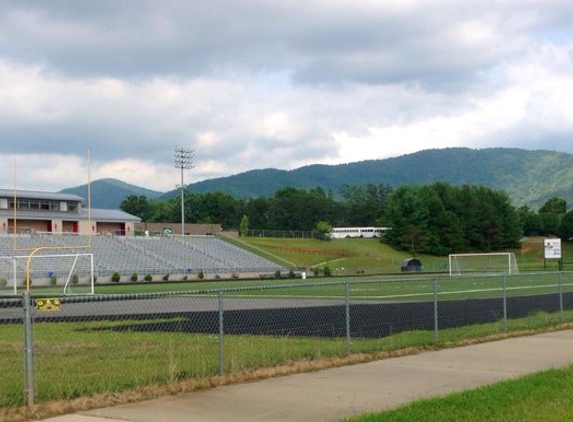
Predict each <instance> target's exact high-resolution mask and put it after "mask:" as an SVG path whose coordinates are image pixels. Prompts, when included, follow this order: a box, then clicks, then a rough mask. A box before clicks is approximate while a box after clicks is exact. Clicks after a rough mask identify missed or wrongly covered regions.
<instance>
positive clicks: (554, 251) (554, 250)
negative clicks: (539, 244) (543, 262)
mask: <svg viewBox="0 0 573 422" xmlns="http://www.w3.org/2000/svg"><path fill="white" fill-rule="evenodd" d="M543 253H544V257H545V259H553V258H557V259H561V239H553V238H552V239H544V240H543Z"/></svg>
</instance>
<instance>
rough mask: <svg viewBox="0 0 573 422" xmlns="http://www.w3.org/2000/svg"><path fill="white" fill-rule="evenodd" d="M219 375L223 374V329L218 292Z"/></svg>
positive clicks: (220, 300)
mask: <svg viewBox="0 0 573 422" xmlns="http://www.w3.org/2000/svg"><path fill="white" fill-rule="evenodd" d="M218 298H219V301H218V302H219V375H223V374H224V373H225V343H224V341H225V328H224V325H223V323H224V320H223V291H222V290H219V296H218Z"/></svg>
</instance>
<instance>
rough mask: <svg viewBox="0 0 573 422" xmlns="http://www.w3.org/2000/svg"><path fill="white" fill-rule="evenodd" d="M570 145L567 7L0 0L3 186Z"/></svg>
mask: <svg viewBox="0 0 573 422" xmlns="http://www.w3.org/2000/svg"><path fill="white" fill-rule="evenodd" d="M572 141H573V8H572V7H571V5H570V2H569V1H565V0H492V1H489V2H484V1H483V0H467V1H463V0H460V1H452V0H399V1H398V0H360V1H356V0H352V1H350V0H304V1H292V0H283V1H280V2H278V1H263V0H209V1H203V0H162V1H155V0H154V1H150V0H137V1H134V0H132V1H127V0H101V1H97V2H96V1H77V0H66V1H64V0H51V1H40V0H36V1H27V0H19V1H8V0H0V168H2V171H1V172H0V187H4V188H12V187H17V188H18V189H31V190H45V191H59V190H61V189H64V188H68V187H74V186H78V185H82V184H85V183H86V182H87V181H93V180H97V179H101V178H108V177H109V178H117V179H120V180H123V181H125V182H127V183H131V184H134V185H137V186H141V187H145V188H148V189H154V190H159V191H169V190H172V189H174V188H175V187H176V186H177V185H178V184H180V183H181V180H180V178H181V176H180V173H181V172H180V170H179V169H177V168H176V167H175V165H174V151H175V149H176V148H184V149H190V150H193V151H194V167H193V168H192V169H188V170H185V171H184V183H185V184H188V183H194V182H197V181H201V180H205V179H211V178H216V177H222V176H229V175H234V174H238V173H241V172H244V171H248V170H252V169H261V168H278V169H284V170H288V169H294V168H298V167H301V166H305V165H309V164H341V163H349V162H357V161H362V160H370V159H384V158H390V157H396V156H400V155H404V154H409V153H413V152H417V151H421V150H426V149H434V148H447V147H469V148H475V149H481V148H490V147H504V148H523V149H527V150H538V149H543V150H552V151H561V152H567V153H573V142H572ZM261 183H264V181H261Z"/></svg>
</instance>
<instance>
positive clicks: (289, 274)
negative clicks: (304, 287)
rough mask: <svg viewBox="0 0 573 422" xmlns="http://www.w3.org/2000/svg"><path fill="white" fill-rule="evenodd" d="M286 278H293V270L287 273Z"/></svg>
mask: <svg viewBox="0 0 573 422" xmlns="http://www.w3.org/2000/svg"><path fill="white" fill-rule="evenodd" d="M288 278H295V274H294V270H293V269H292V268H291V269H290V270H289V271H288Z"/></svg>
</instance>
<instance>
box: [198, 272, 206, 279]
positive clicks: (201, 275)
mask: <svg viewBox="0 0 573 422" xmlns="http://www.w3.org/2000/svg"><path fill="white" fill-rule="evenodd" d="M197 277H199V279H200V280H203V279H204V278H205V273H204V272H203V270H201V271H199V274H197Z"/></svg>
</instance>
